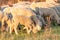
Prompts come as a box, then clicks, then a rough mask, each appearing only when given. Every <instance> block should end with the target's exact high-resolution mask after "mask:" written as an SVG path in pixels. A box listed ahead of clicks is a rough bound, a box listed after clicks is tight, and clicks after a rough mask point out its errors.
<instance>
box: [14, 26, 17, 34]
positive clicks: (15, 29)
mask: <svg viewBox="0 0 60 40" xmlns="http://www.w3.org/2000/svg"><path fill="white" fill-rule="evenodd" d="M14 31H15V33H16V35H18V32H17V28H16V27H14Z"/></svg>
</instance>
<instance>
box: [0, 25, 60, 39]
mask: <svg viewBox="0 0 60 40" xmlns="http://www.w3.org/2000/svg"><path fill="white" fill-rule="evenodd" d="M0 40H60V26H58V25H56V26H53V25H52V26H51V27H50V28H49V29H42V30H41V31H39V32H38V33H36V34H34V33H32V32H31V33H30V34H27V33H26V32H24V31H22V30H19V34H18V35H16V34H15V33H14V32H13V33H12V34H9V32H1V31H0Z"/></svg>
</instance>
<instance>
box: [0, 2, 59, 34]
mask: <svg viewBox="0 0 60 40" xmlns="http://www.w3.org/2000/svg"><path fill="white" fill-rule="evenodd" d="M0 21H1V27H0V29H1V31H4V30H5V31H8V30H9V32H10V33H12V32H13V30H14V31H15V34H16V35H18V31H17V27H18V25H19V24H20V25H24V27H23V30H24V29H26V31H27V34H30V32H33V33H37V32H38V31H40V30H41V28H42V26H44V27H45V26H49V27H50V25H51V22H52V21H55V22H56V23H57V24H60V5H59V4H58V3H48V2H37V3H35V2H33V3H30V2H21V3H16V4H12V6H9V5H5V6H1V7H0Z"/></svg>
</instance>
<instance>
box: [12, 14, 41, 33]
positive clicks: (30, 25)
mask: <svg viewBox="0 0 60 40" xmlns="http://www.w3.org/2000/svg"><path fill="white" fill-rule="evenodd" d="M13 20H14V23H13V25H14V27H13V28H14V30H15V33H16V34H18V33H17V30H16V28H17V26H18V24H19V23H20V24H21V25H24V26H25V27H24V28H23V29H26V30H27V33H28V34H29V33H30V32H31V31H32V30H38V29H37V27H35V24H34V22H33V21H32V20H31V19H30V18H29V17H26V16H23V15H18V16H16V17H14V19H13ZM37 26H38V25H37ZM39 30H41V27H39ZM11 32H12V30H11ZM35 33H36V32H35Z"/></svg>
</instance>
